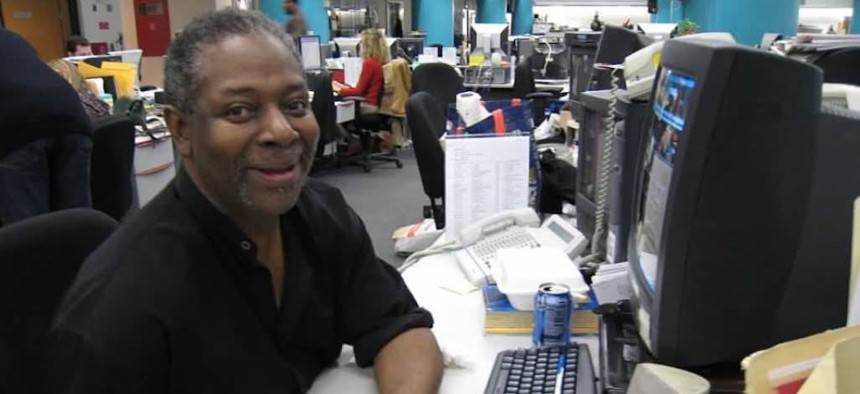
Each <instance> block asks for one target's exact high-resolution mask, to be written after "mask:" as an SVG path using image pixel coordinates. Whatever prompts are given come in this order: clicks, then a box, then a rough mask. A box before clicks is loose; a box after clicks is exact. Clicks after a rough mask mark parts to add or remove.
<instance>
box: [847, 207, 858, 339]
mask: <svg viewBox="0 0 860 394" xmlns="http://www.w3.org/2000/svg"><path fill="white" fill-rule="evenodd" d="M851 244H852V246H851V279H850V280H851V282H850V284H849V286H848V325H849V326H854V325H858V324H860V289H858V287H860V198H858V199H856V200H854V231H853V235H852V236H851Z"/></svg>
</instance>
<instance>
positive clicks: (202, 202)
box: [173, 169, 257, 263]
mask: <svg viewBox="0 0 860 394" xmlns="http://www.w3.org/2000/svg"><path fill="white" fill-rule="evenodd" d="M173 187H174V189H175V190H176V194H177V196H178V197H179V200H180V201H181V202H182V203H183V204H185V206H186V207H188V210H189V211H191V214H192V216H194V218H195V219H197V221H198V222H199V223H200V224H201V225H202V226H201V227H202V228H203V230H204V231H205V232H206V234H207V235H209V236H214V237H215V238H216V242H226V243H227V244H228V245H229V247H230V248H235V250H238V251H239V252H240V253H241V254H242V255H243V256H245V257H247V258H246V259H244V260H246V261H247V262H248V263H256V261H257V245H256V244H255V243H254V241H252V240H251V238H250V237H248V236H247V235H245V233H244V232H242V230H240V229H239V227H238V226H236V223H235V222H233V220H232V219H230V218H229V217H228V216H227V215H225V214H224V213H222V212H221V211H219V210H218V208H215V205H213V204H212V202H210V201H209V199H207V198H206V196H204V195H203V193H201V192H200V189H198V188H197V185H195V184H194V181H193V180H191V177H190V176H188V173H186V172H185V169H180V170H179V171H178V172H177V175H176V180H175V181H174V186H173Z"/></svg>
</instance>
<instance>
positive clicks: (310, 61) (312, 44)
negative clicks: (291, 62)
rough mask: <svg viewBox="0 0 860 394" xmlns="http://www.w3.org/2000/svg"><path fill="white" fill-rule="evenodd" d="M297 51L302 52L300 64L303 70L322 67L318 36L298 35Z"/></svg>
mask: <svg viewBox="0 0 860 394" xmlns="http://www.w3.org/2000/svg"><path fill="white" fill-rule="evenodd" d="M299 51H301V53H302V65H303V66H304V69H305V70H316V69H319V68H321V67H322V53H321V51H320V37H319V36H301V37H299Z"/></svg>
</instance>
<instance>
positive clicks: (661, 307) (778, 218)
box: [628, 40, 844, 367]
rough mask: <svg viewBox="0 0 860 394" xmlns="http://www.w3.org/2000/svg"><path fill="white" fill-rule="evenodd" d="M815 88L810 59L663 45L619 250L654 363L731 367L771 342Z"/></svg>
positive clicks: (800, 209) (798, 205)
mask: <svg viewBox="0 0 860 394" xmlns="http://www.w3.org/2000/svg"><path fill="white" fill-rule="evenodd" d="M761 70H768V71H767V72H766V73H763V72H761ZM785 81H792V83H790V84H787V83H785ZM821 83H822V75H821V71H820V70H818V69H817V68H815V67H812V66H810V65H808V64H804V63H802V62H799V61H796V60H793V59H789V58H785V57H781V56H777V55H775V54H770V53H766V52H763V51H759V50H756V49H752V48H745V47H741V46H737V45H735V44H728V43H722V42H714V41H697V42H692V41H680V40H670V41H668V42H666V45H665V47H664V50H663V54H662V67H661V70H660V71H659V73H658V78H657V79H656V83H655V87H654V89H653V93H652V99H651V106H652V109H653V116H652V121H651V125H650V129H649V133H650V136H649V141H648V142H647V143H646V148H645V149H646V151H645V154H644V160H643V162H642V163H641V165H640V171H639V172H638V173H637V175H638V178H637V183H636V188H637V190H636V192H637V196H639V198H637V204H635V206H634V212H633V218H634V220H635V230H633V231H631V235H630V239H629V242H630V243H629V247H628V253H629V257H630V277H631V283H632V286H633V296H632V297H631V306H632V308H633V310H632V312H633V316H634V320H635V321H636V326H637V329H638V332H639V336H640V338H641V339H642V340H643V342H644V344H645V346H646V347H647V349H648V350H649V351H650V353H651V355H652V356H653V357H654V358H655V359H656V360H657V361H658V362H661V363H665V364H669V365H674V366H680V367H693V366H703V365H710V364H714V363H719V362H739V361H740V360H741V359H742V358H743V357H745V356H747V355H749V354H750V353H752V352H753V351H756V350H759V349H764V348H767V347H769V346H771V345H773V344H775V343H776V342H777V338H778V337H779V336H780V335H779V334H780V330H782V329H783V327H781V326H779V325H777V324H776V322H778V321H780V320H781V316H779V310H780V308H779V306H780V305H781V303H782V300H783V299H785V298H786V290H787V288H786V287H787V283H788V278H789V276H790V275H791V274H792V270H793V268H794V263H795V259H796V257H797V255H798V250H799V241H800V240H801V236H802V233H803V227H804V224H805V220H806V212H805V211H806V207H807V201H808V199H809V195H810V188H811V186H812V170H811V169H812V164H813V157H814V149H813V148H811V147H814V143H815V127H816V121H817V115H818V112H819V107H820V100H821ZM804 293H805V292H804ZM789 313H790V314H791V316H790V317H786V318H789V319H799V320H803V319H805V318H806V312H805V310H804V309H803V308H797V307H794V306H793V307H792V308H791V310H790V312H789ZM819 323H822V322H819ZM843 324H844V321H843ZM822 328H823V327H822Z"/></svg>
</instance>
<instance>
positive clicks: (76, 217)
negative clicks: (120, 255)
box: [0, 209, 117, 393]
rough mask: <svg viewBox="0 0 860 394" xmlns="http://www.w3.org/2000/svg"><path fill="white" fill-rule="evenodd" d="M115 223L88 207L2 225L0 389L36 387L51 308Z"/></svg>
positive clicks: (19, 390) (31, 389)
mask: <svg viewBox="0 0 860 394" xmlns="http://www.w3.org/2000/svg"><path fill="white" fill-rule="evenodd" d="M116 228H117V222H116V221H115V220H113V219H111V218H110V217H108V216H107V215H105V214H104V213H102V212H99V211H95V210H92V209H70V210H64V211H56V212H52V213H48V214H44V215H40V216H35V217H32V218H28V219H25V220H22V221H20V222H16V223H13V224H10V225H8V226H5V227H3V228H0V316H2V319H3V323H2V324H0V348H2V347H5V349H2V351H0V366H5V370H3V371H0V378H2V377H4V376H5V378H6V382H0V388H4V389H7V391H4V392H8V393H36V392H40V386H41V385H42V384H43V382H42V374H43V372H44V370H45V367H46V363H47V362H48V361H49V360H48V359H47V354H46V353H47V350H46V346H47V334H48V330H49V328H50V324H51V320H52V319H53V315H54V312H55V310H56V308H57V307H58V306H59V304H60V301H61V300H62V297H63V294H65V292H66V290H67V289H68V288H69V286H70V285H71V283H72V280H73V279H74V277H75V275H76V274H77V272H78V268H79V267H80V265H81V263H83V262H84V260H85V259H86V258H87V256H89V255H90V253H92V251H93V250H95V249H96V248H97V247H98V246H99V245H100V244H101V243H102V242H103V241H104V240H105V239H106V238H107V237H108V236H109V235H110V234H111V233H112V232H113V231H114V230H115V229H116ZM4 358H5V359H4Z"/></svg>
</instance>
